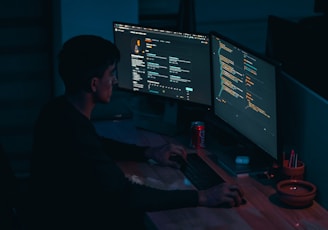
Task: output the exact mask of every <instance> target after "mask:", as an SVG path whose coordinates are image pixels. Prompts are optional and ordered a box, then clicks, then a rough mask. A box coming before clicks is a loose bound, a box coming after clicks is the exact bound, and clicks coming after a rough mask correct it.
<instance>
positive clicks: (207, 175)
mask: <svg viewBox="0 0 328 230" xmlns="http://www.w3.org/2000/svg"><path fill="white" fill-rule="evenodd" d="M176 160H177V161H178V163H179V164H180V165H181V167H180V170H181V172H182V173H183V174H184V175H185V177H186V178H187V179H188V180H189V181H190V182H191V183H192V184H193V185H194V186H195V187H196V188H197V189H198V190H204V189H207V188H209V187H212V186H214V185H217V184H220V183H223V182H225V181H224V180H223V178H222V177H220V176H219V175H218V174H217V173H216V172H215V171H214V170H213V169H212V168H211V167H210V166H209V165H208V164H207V163H206V162H205V161H204V160H203V159H202V158H201V157H200V156H199V155H197V154H188V155H187V161H185V160H184V159H182V158H180V159H176Z"/></svg>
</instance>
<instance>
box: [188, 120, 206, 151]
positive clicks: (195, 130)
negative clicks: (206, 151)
mask: <svg viewBox="0 0 328 230" xmlns="http://www.w3.org/2000/svg"><path fill="white" fill-rule="evenodd" d="M190 147H192V148H194V149H200V148H205V125H204V122H202V121H193V122H191V138H190Z"/></svg>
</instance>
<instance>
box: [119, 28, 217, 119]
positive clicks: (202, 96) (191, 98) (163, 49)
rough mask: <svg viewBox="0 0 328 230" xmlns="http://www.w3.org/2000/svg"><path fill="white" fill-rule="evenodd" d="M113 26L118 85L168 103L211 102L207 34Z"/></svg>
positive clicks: (206, 103)
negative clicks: (117, 53) (117, 57)
mask: <svg viewBox="0 0 328 230" xmlns="http://www.w3.org/2000/svg"><path fill="white" fill-rule="evenodd" d="M113 29H114V42H115V44H116V45H117V47H118V48H119V50H120V52H121V60H120V62H119V63H118V66H117V78H118V88H120V89H124V90H128V91H131V92H134V93H136V94H138V95H143V96H148V98H155V97H156V98H161V99H169V100H170V103H171V104H172V103H173V104H176V103H179V104H181V103H183V104H185V103H186V104H197V105H201V106H206V107H211V106H212V101H211V100H212V96H211V95H212V94H211V89H212V86H211V68H210V65H211V62H210V44H209V34H201V33H186V32H179V31H172V30H166V29H157V28H154V27H149V26H141V25H136V24H130V23H122V22H113ZM180 102H181V103H180ZM169 113H171V114H172V110H171V111H170V112H169ZM173 113H174V112H173ZM173 123H174V122H173Z"/></svg>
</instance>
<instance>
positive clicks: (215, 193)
mask: <svg viewBox="0 0 328 230" xmlns="http://www.w3.org/2000/svg"><path fill="white" fill-rule="evenodd" d="M198 194H199V195H198V196H199V205H200V206H205V207H217V206H228V207H238V206H239V205H241V204H243V203H244V199H243V195H244V193H243V191H242V189H241V188H240V187H239V186H238V185H237V184H229V183H222V184H219V185H216V186H214V187H211V188H209V189H206V190H201V191H199V193H198Z"/></svg>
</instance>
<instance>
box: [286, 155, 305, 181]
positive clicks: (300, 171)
mask: <svg viewBox="0 0 328 230" xmlns="http://www.w3.org/2000/svg"><path fill="white" fill-rule="evenodd" d="M304 172H305V165H304V163H303V162H302V161H297V165H296V167H295V166H290V165H289V161H288V160H284V162H283V167H282V175H283V176H284V177H285V179H297V180H303V178H304Z"/></svg>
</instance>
